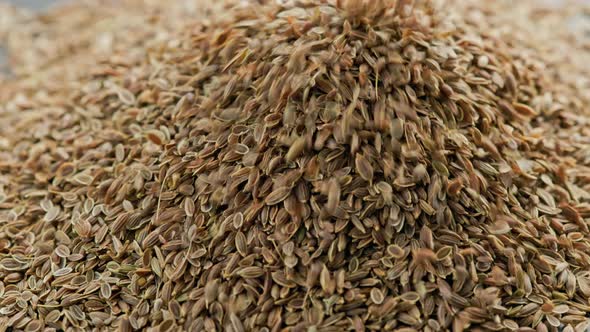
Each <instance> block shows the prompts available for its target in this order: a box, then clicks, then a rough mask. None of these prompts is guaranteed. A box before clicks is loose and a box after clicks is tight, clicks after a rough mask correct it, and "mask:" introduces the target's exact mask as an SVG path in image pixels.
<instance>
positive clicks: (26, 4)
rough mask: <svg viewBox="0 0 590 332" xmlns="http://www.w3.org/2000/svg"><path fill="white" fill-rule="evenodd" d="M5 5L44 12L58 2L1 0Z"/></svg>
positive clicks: (49, 0) (47, 0)
mask: <svg viewBox="0 0 590 332" xmlns="http://www.w3.org/2000/svg"><path fill="white" fill-rule="evenodd" d="M0 2H3V3H10V4H13V5H16V6H19V7H23V8H29V9H34V10H44V9H46V8H47V7H49V6H51V5H52V4H54V3H56V2H57V1H56V0H0Z"/></svg>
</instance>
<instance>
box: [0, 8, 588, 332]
mask: <svg viewBox="0 0 590 332" xmlns="http://www.w3.org/2000/svg"><path fill="white" fill-rule="evenodd" d="M453 4H454V5H453ZM252 6H253V7H250V8H245V9H244V8H241V7H240V8H236V9H235V10H233V11H232V15H233V16H232V19H231V20H228V21H227V22H226V21H224V20H222V19H221V18H220V22H217V23H207V24H201V23H193V24H192V25H190V26H189V27H187V28H186V29H184V30H183V31H182V32H179V33H178V34H176V37H174V39H172V40H170V41H167V42H166V43H162V44H160V45H159V46H158V47H154V48H153V49H150V50H149V54H148V56H147V57H146V58H145V59H143V61H138V62H136V63H133V64H132V65H125V64H122V63H121V62H120V61H119V59H120V58H119V57H117V58H115V59H110V60H106V61H104V62H103V63H101V64H100V68H101V69H102V70H97V71H93V72H92V73H91V75H89V77H87V78H85V79H84V80H82V82H81V83H83V86H81V88H80V89H78V90H71V89H63V90H62V91H53V92H51V93H45V94H43V93H37V94H35V95H32V96H29V98H26V97H23V96H21V97H19V98H15V99H14V100H7V101H3V108H5V109H6V110H7V111H9V112H16V111H18V110H33V111H39V112H41V113H39V114H44V115H48V114H49V115H51V116H39V117H38V118H35V117H30V118H27V119H26V121H20V122H19V121H18V120H17V119H16V118H13V120H14V121H15V126H17V127H18V130H16V131H15V135H16V136H15V137H9V136H5V137H3V139H2V140H0V143H2V142H4V143H3V144H0V147H1V150H0V157H1V159H0V160H1V162H0V169H1V170H2V177H0V187H2V188H3V189H2V190H1V191H0V209H2V210H0V220H1V224H0V226H1V229H0V254H1V255H2V257H1V259H0V315H2V317H1V318H0V322H1V324H3V326H10V327H15V328H24V329H25V330H29V331H33V330H39V329H41V328H42V327H49V328H53V329H58V330H62V329H63V330H68V329H70V330H73V329H74V327H79V328H83V329H91V328H94V327H98V328H119V329H120V330H122V331H127V330H131V329H141V328H148V327H150V328H154V331H155V330H171V331H172V330H178V329H181V328H182V329H185V330H194V331H202V330H205V331H216V330H217V331H220V330H225V331H246V330H248V331H249V330H267V331H270V330H272V331H280V330H283V329H287V330H292V331H306V330H312V331H314V330H317V331H342V330H358V331H362V330H373V331H380V330H395V329H397V330H398V331H417V330H425V331H440V330H454V331H461V330H466V329H468V330H471V331H477V330H480V331H488V330H517V329H519V328H520V329H519V330H520V331H557V329H558V328H559V327H561V328H565V329H567V330H568V331H573V330H579V331H583V330H584V329H585V328H586V327H587V326H588V324H589V323H588V320H587V318H586V316H588V314H589V313H590V303H589V301H588V298H589V297H590V231H589V229H588V222H587V219H588V218H589V217H590V205H588V203H587V202H588V200H589V199H590V194H589V193H588V188H589V184H588V180H589V174H590V173H589V170H590V169H589V168H588V167H587V165H588V161H589V158H588V156H589V152H588V151H590V150H589V149H588V148H589V146H590V145H589V144H590V139H589V131H588V129H587V115H588V111H587V109H588V106H589V102H588V98H587V97H588V92H587V91H586V92H584V90H583V88H584V87H587V85H585V84H587V80H586V81H584V80H583V79H582V78H579V79H572V77H573V76H567V75H566V74H563V77H561V76H560V75H559V72H558V71H556V70H554V69H547V67H548V66H551V65H552V64H553V63H552V62H543V54H537V53H535V50H536V48H535V46H530V45H526V43H523V44H522V45H521V44H519V43H517V41H518V40H519V38H521V37H522V36H514V37H510V36H509V35H508V34H507V33H506V32H502V31H501V29H499V28H498V27H497V25H498V24H499V25H501V23H502V19H495V18H492V17H489V18H487V19H485V18H486V17H488V16H493V12H490V11H487V12H485V11H484V12H478V10H477V8H476V7H473V6H470V5H466V4H455V3H454V2H451V6H450V8H446V7H444V6H436V5H435V4H433V3H432V2H430V1H416V4H415V5H412V4H411V1H401V0H400V1H398V2H395V1H354V0H349V1H335V2H331V1H319V0H317V1H316V0H310V1H297V2H296V3H295V4H294V5H293V4H283V5H279V4H275V3H274V2H272V3H269V4H263V5H254V4H252ZM453 10H456V11H457V13H453ZM223 17H224V18H225V17H226V16H225V15H224V16H223ZM482 19H485V20H484V22H480V20H482ZM221 21H222V22H221ZM485 22H487V24H486V23H485ZM498 22H499V23H498ZM515 25H516V24H515ZM532 33H533V32H531V34H532ZM524 36H526V34H524ZM580 51H581V52H582V51H583V48H580ZM586 52H587V49H586ZM586 54H587V53H586ZM551 59H554V58H551ZM572 66H573V67H574V68H575V66H576V65H572ZM574 78H575V77H574ZM58 90H59V89H58ZM8 125H9V124H2V126H8Z"/></svg>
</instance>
